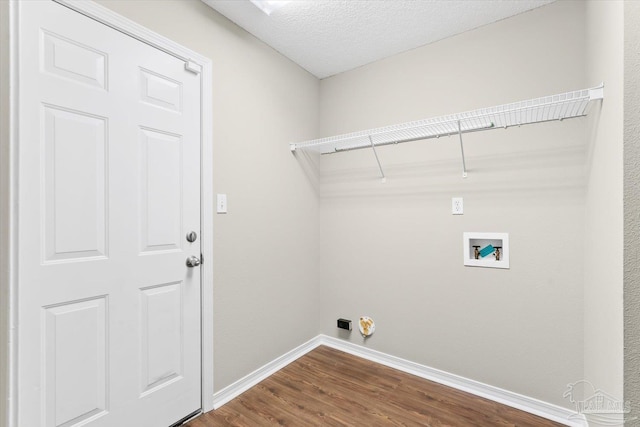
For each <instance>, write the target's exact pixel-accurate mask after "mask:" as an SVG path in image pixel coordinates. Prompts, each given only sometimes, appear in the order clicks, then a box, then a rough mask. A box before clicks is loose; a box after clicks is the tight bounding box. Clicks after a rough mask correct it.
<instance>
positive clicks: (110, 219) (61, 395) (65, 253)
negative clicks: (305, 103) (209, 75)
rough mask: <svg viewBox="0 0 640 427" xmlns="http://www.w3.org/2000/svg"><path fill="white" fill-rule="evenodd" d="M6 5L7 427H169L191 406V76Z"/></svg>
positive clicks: (79, 27) (195, 158)
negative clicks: (10, 321)
mask: <svg viewBox="0 0 640 427" xmlns="http://www.w3.org/2000/svg"><path fill="white" fill-rule="evenodd" d="M19 8H20V23H19V24H20V25H19V31H20V33H19V35H20V38H19V40H20V49H21V52H32V53H33V54H22V55H20V65H19V67H20V88H19V91H20V94H21V96H20V114H19V117H20V129H19V132H20V165H19V171H20V172H19V174H20V176H19V180H20V189H19V200H20V212H19V240H20V248H19V277H20V284H19V286H20V300H19V310H18V311H19V322H20V329H19V340H18V341H19V349H18V351H19V355H18V357H19V359H20V362H21V363H20V364H19V367H18V381H19V409H18V412H19V415H18V417H19V425H24V426H30V427H31V426H47V427H49V426H56V427H58V426H67V427H70V426H76V425H90V426H127V425H136V426H149V427H162V426H167V425H170V424H172V423H174V422H176V421H178V420H179V419H181V418H183V417H184V416H186V415H188V414H190V413H192V412H194V411H196V410H197V409H198V408H200V405H201V396H200V382H201V375H200V369H201V366H200V355H201V353H200V270H199V269H198V268H188V267H187V266H186V265H185V260H186V258H187V257H189V256H197V257H199V256H200V240H197V241H196V242H194V243H189V242H187V241H186V239H185V236H186V234H187V233H188V232H190V231H196V232H197V233H198V234H200V77H199V76H198V75H197V74H193V73H191V72H189V71H186V70H185V64H184V62H183V61H182V60H180V59H177V58H175V57H172V56H170V55H168V54H166V53H164V52H161V51H159V50H157V49H155V48H152V47H150V46H148V45H146V44H144V43H142V42H139V41H137V40H135V39H132V38H130V37H128V36H126V35H125V34H123V33H120V32H118V31H115V30H113V29H111V28H109V27H107V26H105V25H102V24H100V23H97V22H96V21H93V20H92V19H90V18H87V17H85V16H83V15H81V14H78V13H76V12H74V11H72V10H70V9H68V8H66V7H64V6H61V5H59V4H57V3H55V2H52V1H44V0H41V1H28V2H19Z"/></svg>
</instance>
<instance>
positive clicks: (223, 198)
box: [217, 194, 227, 214]
mask: <svg viewBox="0 0 640 427" xmlns="http://www.w3.org/2000/svg"><path fill="white" fill-rule="evenodd" d="M217 212H218V213H219V214H226V213H227V195H226V194H218V196H217Z"/></svg>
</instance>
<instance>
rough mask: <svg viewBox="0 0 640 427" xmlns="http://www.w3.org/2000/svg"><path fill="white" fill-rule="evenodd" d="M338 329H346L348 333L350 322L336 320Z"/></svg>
mask: <svg viewBox="0 0 640 427" xmlns="http://www.w3.org/2000/svg"><path fill="white" fill-rule="evenodd" d="M338 328H340V329H346V330H347V331H350V330H351V320H348V319H338Z"/></svg>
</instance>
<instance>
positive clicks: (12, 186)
mask: <svg viewBox="0 0 640 427" xmlns="http://www.w3.org/2000/svg"><path fill="white" fill-rule="evenodd" d="M54 1H56V2H58V3H60V4H62V5H65V6H67V7H69V8H71V9H73V10H75V11H77V12H79V13H82V14H84V15H87V16H89V17H91V18H93V19H95V20H96V21H99V22H101V23H103V24H105V25H108V26H110V27H112V28H114V29H116V30H118V31H120V32H123V33H125V34H127V35H129V36H131V37H133V38H135V39H138V40H140V41H142V42H144V43H146V44H148V45H151V46H153V47H155V48H157V49H160V50H162V51H164V52H166V53H168V54H170V55H172V56H175V57H177V58H180V59H182V60H184V61H185V62H188V63H189V68H190V69H193V68H197V67H199V68H200V69H201V72H200V80H201V85H200V88H201V93H200V100H201V154H202V156H201V158H202V167H201V171H202V175H201V206H202V208H201V209H202V212H201V218H202V219H201V222H202V224H201V234H202V240H201V248H202V256H203V259H204V261H205V262H204V263H203V264H202V267H201V268H202V271H201V280H202V282H201V289H202V409H203V410H204V411H209V410H212V409H213V390H214V388H213V137H212V125H213V123H212V98H211V97H212V91H211V85H212V63H211V60H210V59H208V58H206V57H205V56H202V55H200V54H198V53H196V52H194V51H192V50H190V49H187V48H185V47H183V46H181V45H179V44H177V43H175V42H173V41H171V40H169V39H167V38H165V37H163V36H161V35H159V34H157V33H154V32H152V31H150V30H148V29H147V28H145V27H143V26H141V25H139V24H137V23H135V22H133V21H130V20H128V19H126V18H124V17H122V16H120V15H118V14H116V13H115V12H113V11H111V10H109V9H107V8H105V7H103V6H100V5H99V4H97V3H94V2H92V1H86V0H82V1H77V0H54ZM18 2H19V0H9V2H8V5H7V4H6V3H5V5H3V6H1V7H5V9H3V10H2V13H1V14H0V19H2V20H3V22H2V23H3V24H5V23H7V22H6V21H7V20H6V19H5V18H6V16H5V12H8V15H9V16H8V23H9V30H10V36H9V40H8V42H7V41H6V40H0V43H2V44H3V46H2V47H3V50H4V51H5V52H6V50H5V49H4V48H5V47H9V64H8V65H7V67H6V68H5V67H4V65H5V64H4V61H0V63H2V65H3V69H2V70H0V105H2V106H3V107H4V106H5V105H7V103H8V105H9V117H8V125H9V126H8V132H7V131H6V129H7V128H6V127H5V126H3V128H4V130H2V132H0V171H2V172H0V190H2V192H1V194H2V196H1V197H0V236H1V237H2V239H0V242H1V243H0V245H2V246H1V248H0V249H2V253H3V259H1V260H0V312H3V313H8V317H6V318H5V319H0V327H2V330H1V331H0V339H1V340H2V341H0V352H1V353H2V357H0V362H4V361H6V360H8V366H6V367H5V366H1V365H0V369H5V368H6V371H5V372H6V373H7V376H8V378H7V379H8V380H7V382H6V388H4V387H3V388H2V390H0V398H2V402H0V408H4V406H5V404H6V406H7V408H6V409H7V410H6V411H2V412H5V413H6V416H5V417H2V418H0V427H17V409H18V402H17V397H18V392H17V391H18V384H17V372H18V363H19V360H18V359H17V337H18V324H17V322H16V319H17V314H18V313H17V308H18V298H19V287H18V283H19V281H18V277H17V271H18V260H17V254H18V238H17V230H18V223H17V220H18V204H17V193H18V170H17V166H18V161H17V160H18V156H19V148H20V146H19V135H18V134H17V132H18V123H19V121H18V111H19V110H18V105H19V94H18V93H17V88H18V80H19V73H18V71H19V70H18V65H19V64H18V58H19V54H20V53H19V40H18V23H19V16H18V13H19V7H18ZM3 3H4V2H3ZM7 6H8V11H7V9H6V7H7ZM7 43H8V44H9V46H5V45H6V44H7ZM7 69H8V75H7ZM2 123H3V124H5V123H6V122H5V117H4V116H3V118H2ZM5 296H6V298H5ZM185 415H187V414H185Z"/></svg>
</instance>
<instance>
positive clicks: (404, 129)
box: [289, 83, 604, 181]
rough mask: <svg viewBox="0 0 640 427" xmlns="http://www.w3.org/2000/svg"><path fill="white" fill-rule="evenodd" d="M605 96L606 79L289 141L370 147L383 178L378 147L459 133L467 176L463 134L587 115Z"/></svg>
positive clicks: (303, 145) (315, 146)
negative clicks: (544, 93)
mask: <svg viewBox="0 0 640 427" xmlns="http://www.w3.org/2000/svg"><path fill="white" fill-rule="evenodd" d="M603 98H604V83H600V85H598V86H596V87H593V88H590V89H582V90H577V91H573V92H566V93H561V94H557V95H550V96H545V97H542V98H536V99H530V100H526V101H520V102H514V103H511V104H504V105H499V106H496V107H489V108H481V109H478V110H473V111H468V112H465V113H458V114H451V115H447V116H440V117H435V118H430V119H424V120H418V121H414V122H408V123H402V124H397V125H391V126H386V127H381V128H375V129H370V130H365V131H359V132H353V133H348V134H344V135H337V136H330V137H327V138H320V139H313V140H309V141H303V142H297V143H291V144H289V147H290V149H291V151H292V152H294V153H295V151H297V150H309V151H314V152H318V153H321V154H333V153H339V152H342V151H350V150H359V149H363V148H371V149H372V150H373V154H374V156H375V159H376V162H377V163H378V168H379V169H380V175H381V176H382V179H383V181H384V180H385V174H384V171H383V169H382V165H381V163H380V158H379V157H378V153H377V151H376V147H380V146H384V145H390V144H401V143H404V142H410V141H419V140H426V139H431V138H439V137H441V136H452V135H456V134H457V135H458V137H459V140H460V152H461V155H462V176H463V177H465V178H466V176H467V166H466V162H465V157H464V145H463V143H462V135H463V134H465V133H471V132H479V131H484V130H490V129H499V128H503V129H507V128H509V127H511V126H522V125H527V124H533V123H543V122H548V121H554V120H560V121H562V120H566V119H572V118H576V117H583V116H586V115H587V107H588V106H589V103H590V102H591V101H596V100H599V99H603Z"/></svg>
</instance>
